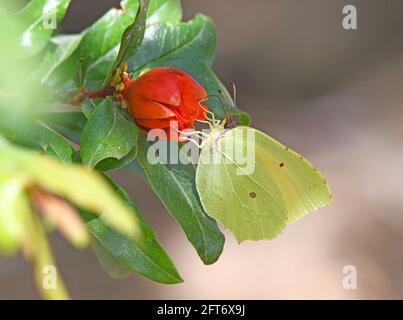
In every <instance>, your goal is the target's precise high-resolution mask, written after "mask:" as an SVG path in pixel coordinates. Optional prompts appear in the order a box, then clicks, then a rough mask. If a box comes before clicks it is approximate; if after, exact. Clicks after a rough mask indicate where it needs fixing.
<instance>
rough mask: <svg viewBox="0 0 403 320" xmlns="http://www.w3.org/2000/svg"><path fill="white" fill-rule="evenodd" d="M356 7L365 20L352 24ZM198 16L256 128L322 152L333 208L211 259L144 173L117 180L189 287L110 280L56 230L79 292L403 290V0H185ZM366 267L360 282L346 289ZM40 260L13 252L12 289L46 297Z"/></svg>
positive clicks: (74, 26) (383, 294) (5, 283)
mask: <svg viewBox="0 0 403 320" xmlns="http://www.w3.org/2000/svg"><path fill="white" fill-rule="evenodd" d="M116 3H118V1H106V0H102V1H101V0H85V1H77V0H76V1H73V6H72V7H71V10H70V12H69V15H68V17H67V19H66V21H65V23H64V24H63V26H61V29H62V31H63V32H76V31H78V30H81V28H83V27H85V26H88V25H90V23H92V22H93V21H95V20H96V19H97V18H98V17H99V16H100V15H101V14H102V12H104V11H105V10H107V8H109V7H110V6H111V5H112V4H116ZM347 4H355V5H356V6H357V9H358V30H355V31H346V30H344V29H343V28H342V25H341V21H342V17H343V15H342V8H343V6H344V5H347ZM183 6H184V11H185V18H186V19H188V18H190V17H191V16H192V15H193V14H195V13H196V12H199V11H201V12H204V13H206V14H208V15H210V16H212V17H213V19H214V20H215V22H216V24H217V28H218V34H219V46H218V52H217V59H216V62H215V70H216V71H217V73H218V74H219V76H220V77H221V79H222V80H223V81H224V82H226V83H228V81H234V82H236V84H237V87H238V99H239V101H238V104H239V106H240V107H241V108H242V109H244V110H246V111H248V112H249V113H250V114H251V115H252V117H253V119H254V122H253V124H254V126H255V127H257V128H260V129H263V130H265V131H266V132H267V133H269V134H270V135H272V136H274V137H276V138H278V139H279V140H281V141H282V142H284V143H286V144H287V145H289V146H291V147H293V148H294V149H296V150H297V151H299V152H301V153H303V154H304V155H305V156H306V157H307V158H309V159H310V160H311V161H312V162H314V163H315V164H316V165H317V166H318V167H319V168H320V169H321V170H322V172H323V173H324V174H325V175H326V177H327V180H328V182H329V184H330V186H331V188H332V191H333V195H334V202H333V204H332V206H330V207H328V208H325V209H322V210H320V211H319V212H317V213H314V214H310V215H308V216H307V217H306V218H304V219H302V220H301V221H299V222H297V223H295V224H293V225H291V226H290V227H289V228H288V229H287V230H286V232H285V233H284V235H282V236H281V237H279V238H277V239H276V240H274V241H263V242H258V243H254V242H247V243H245V244H242V245H238V244H236V242H235V241H234V239H233V237H232V236H231V235H229V234H228V236H227V241H226V246H225V250H224V253H223V255H222V257H221V258H220V260H219V261H218V262H217V263H216V264H215V265H212V266H204V265H203V264H202V262H201V261H200V260H199V259H198V257H197V255H196V253H195V251H194V250H193V248H192V247H191V245H190V244H189V243H188V242H187V240H186V237H185V236H184V234H183V232H182V231H181V229H180V228H179V227H178V226H177V224H176V223H175V222H174V221H173V219H172V218H171V217H170V216H169V215H168V214H167V212H166V211H165V210H164V209H163V207H162V205H161V204H160V202H159V201H158V199H157V198H156V197H155V196H153V195H152V193H151V191H150V189H149V188H148V187H146V186H145V185H144V184H143V183H142V182H141V180H139V179H137V178H135V177H133V176H130V175H127V174H126V173H125V172H121V173H116V174H114V176H115V177H116V178H117V179H118V181H119V182H120V183H121V184H122V185H123V186H125V187H126V189H127V190H129V191H130V193H131V194H132V195H133V198H134V199H135V200H136V201H137V203H138V205H139V207H140V208H141V210H142V212H143V213H144V214H145V215H146V217H147V219H148V220H149V221H150V222H151V223H152V225H153V226H154V227H155V229H156V230H157V233H158V236H159V239H160V240H161V242H162V243H163V244H164V246H165V247H166V248H167V250H168V252H169V253H170V254H171V257H172V258H173V260H174V261H175V263H176V265H177V267H178V269H179V271H180V272H181V274H182V276H183V278H184V279H185V283H184V284H181V285H176V286H164V285H157V284H153V283H152V282H150V281H148V280H145V279H143V278H141V277H139V276H137V275H133V276H131V277H130V278H129V279H125V280H113V279H111V278H109V277H108V276H107V275H106V274H105V273H104V272H103V271H102V270H101V267H100V266H99V265H98V263H97V261H96V259H95V256H94V254H93V253H92V252H91V251H84V252H77V251H75V250H74V249H72V248H71V247H70V246H69V245H68V244H66V243H65V241H64V240H63V239H60V238H59V237H58V236H53V240H54V241H53V244H54V249H55V252H56V254H57V257H58V262H59V265H60V266H61V268H62V271H63V274H64V276H65V278H66V282H67V283H68V285H69V287H70V290H71V293H72V296H73V297H74V298H102V299H105V298H108V299H109V298H113V299H118V298H123V299H136V298H163V299H177V298H179V299H186V298H188V299H193V298H200V299H207V298H209V299H216V298H223V299H236V298H239V299H272V298H280V299H290V298H319V299H325V298H336V299H338V298H347V299H355V298H370V299H372V298H400V299H402V298H403V272H402V271H403V252H402V244H403V148H402V146H403V144H402V142H403V141H402V140H403V126H402V123H403V121H402V120H403V109H402V105H403V99H402V98H403V90H402V83H403V81H402V78H403V60H402V57H403V55H402V52H403V50H402V49H403V2H402V1H398V0H362V1H353V0H345V1H343V0H282V1H279V0H251V1H245V0H219V1H217V0H202V1H194V0H184V1H183ZM350 264H352V265H355V266H356V267H357V270H358V289H357V290H344V289H343V287H342V279H343V274H342V268H343V266H345V265H350ZM37 297H38V296H37V294H36V291H35V288H34V285H33V281H32V277H31V270H30V266H29V265H28V264H27V263H26V262H25V261H24V260H23V259H22V258H21V257H17V258H16V257H13V258H4V257H1V258H0V298H2V299H9V298H22V299H26V298H37Z"/></svg>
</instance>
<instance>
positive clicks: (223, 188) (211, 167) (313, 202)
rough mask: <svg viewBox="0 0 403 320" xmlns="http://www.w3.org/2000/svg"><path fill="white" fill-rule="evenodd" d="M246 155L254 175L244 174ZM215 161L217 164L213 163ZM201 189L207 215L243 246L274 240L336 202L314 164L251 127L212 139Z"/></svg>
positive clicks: (205, 151) (199, 172) (200, 169)
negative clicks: (293, 224) (249, 241)
mask: <svg viewBox="0 0 403 320" xmlns="http://www.w3.org/2000/svg"><path fill="white" fill-rule="evenodd" d="M250 137H253V139H252V138H250ZM211 150H212V151H211ZM244 155H249V159H248V161H249V162H250V161H252V162H253V161H254V163H253V170H250V168H249V169H248V170H249V171H251V172H246V171H248V170H246V169H243V173H244V174H240V173H242V170H239V169H240V168H242V166H243V167H245V165H244V161H243V159H244V158H243V157H244ZM209 157H210V158H213V160H214V159H215V160H216V163H210V164H208V163H207V162H208V160H209V159H208V158H209ZM210 160H211V159H210ZM203 162H206V163H207V164H203ZM225 162H226V163H225ZM249 167H251V166H250V165H249ZM245 173H246V174H245ZM196 185H197V189H198V192H199V195H200V199H201V202H202V204H203V206H204V208H205V210H206V212H207V213H208V214H209V215H211V216H213V217H214V218H216V219H217V220H218V221H219V222H220V223H221V224H223V225H224V226H225V227H226V228H228V229H230V230H231V231H232V232H233V233H234V235H235V236H236V237H237V239H238V240H239V241H243V240H247V239H253V240H258V239H271V238H273V237H275V236H277V235H278V234H279V233H281V230H282V229H283V228H284V227H285V225H286V224H287V223H291V222H293V221H295V220H297V219H298V218H300V217H302V216H303V215H305V214H306V213H308V212H311V211H314V210H316V209H317V208H320V207H323V206H325V205H327V204H328V203H330V201H331V194H330V190H329V188H328V186H327V184H326V181H325V180H324V178H323V177H322V175H321V174H320V172H319V171H318V170H317V169H316V168H315V167H314V166H313V165H312V164H311V163H310V162H308V161H307V160H306V159H304V158H303V157H301V156H300V155H299V154H298V153H296V152H295V151H293V150H291V149H289V148H287V147H285V146H284V145H282V144H281V143H279V142H278V141H276V140H274V139H273V138H271V137H269V136H268V135H266V134H265V133H263V132H261V131H259V130H256V129H253V128H248V127H237V128H235V129H232V130H229V131H227V132H225V133H224V134H222V137H221V138H218V139H210V141H209V143H208V144H207V145H206V146H205V147H204V148H203V150H202V152H201V156H200V159H199V166H198V169H197V175H196ZM259 227H260V229H259Z"/></svg>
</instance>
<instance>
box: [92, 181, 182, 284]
mask: <svg viewBox="0 0 403 320" xmlns="http://www.w3.org/2000/svg"><path fill="white" fill-rule="evenodd" d="M114 189H115V190H116V192H117V194H118V195H119V196H120V197H121V199H123V200H124V201H125V202H126V203H127V204H128V205H129V206H130V207H131V208H132V212H134V213H135V215H136V218H137V219H138V220H139V221H140V224H139V226H140V229H141V232H142V234H143V235H144V241H143V242H142V243H141V245H138V244H136V243H135V242H133V241H132V240H130V239H128V238H127V237H125V236H123V235H122V234H120V233H118V232H116V231H114V230H113V229H111V228H110V227H108V226H107V225H105V223H104V222H103V221H102V220H100V219H99V218H96V219H92V220H89V221H88V222H87V227H88V228H89V230H90V232H91V233H92V234H93V235H94V237H95V238H96V239H97V241H98V242H99V244H100V245H102V247H103V249H104V250H106V252H107V253H108V254H106V253H105V252H100V251H98V254H102V257H101V256H100V255H98V258H101V259H102V265H103V266H104V267H105V268H108V267H109V268H112V270H110V271H111V272H112V273H113V274H114V275H115V276H125V275H127V271H131V272H133V271H135V272H137V273H139V274H141V275H142V276H144V277H146V278H148V279H151V280H153V281H156V282H159V283H166V284H175V283H180V282H182V279H181V277H180V275H179V274H178V272H177V270H176V268H175V266H174V265H173V263H172V261H171V259H170V258H169V256H168V255H167V253H166V252H165V250H164V249H163V248H162V247H161V245H160V244H159V242H158V240H157V238H156V236H155V233H154V231H153V229H152V228H151V226H150V225H149V224H148V223H147V222H146V221H145V220H144V218H143V217H142V216H141V215H140V214H139V213H138V209H137V207H136V206H135V204H134V203H133V201H132V200H131V199H130V197H129V195H128V194H127V193H126V192H125V191H123V190H122V189H121V188H119V187H118V186H116V185H114ZM101 250H102V249H101ZM113 258H114V259H113ZM107 271H108V270H107Z"/></svg>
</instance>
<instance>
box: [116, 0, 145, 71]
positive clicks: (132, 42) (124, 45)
mask: <svg viewBox="0 0 403 320" xmlns="http://www.w3.org/2000/svg"><path fill="white" fill-rule="evenodd" d="M149 2H150V1H149V0H139V8H138V10H137V15H136V18H135V20H134V22H133V23H132V24H131V25H130V26H128V27H127V28H126V30H125V31H124V32H123V35H122V40H121V41H120V48H119V53H118V56H117V57H116V60H115V62H114V64H113V65H112V70H111V72H113V71H114V70H116V69H118V68H120V67H122V66H123V64H124V63H126V61H127V60H128V58H129V57H132V56H133V55H134V54H135V53H136V51H137V49H138V48H139V46H140V45H141V42H142V41H143V38H144V32H145V29H146V19H147V9H148V5H149Z"/></svg>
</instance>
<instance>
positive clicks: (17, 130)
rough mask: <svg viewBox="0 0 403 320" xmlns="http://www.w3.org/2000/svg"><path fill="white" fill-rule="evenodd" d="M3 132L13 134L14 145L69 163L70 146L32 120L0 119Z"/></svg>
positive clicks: (7, 117)
mask: <svg viewBox="0 0 403 320" xmlns="http://www.w3.org/2000/svg"><path fill="white" fill-rule="evenodd" d="M16 123H18V125H16ZM3 130H6V131H7V130H8V131H12V132H13V134H14V136H13V142H14V143H17V144H19V145H21V146H25V147H29V148H32V149H34V150H37V151H40V152H42V153H44V154H48V155H51V156H53V157H55V158H57V159H58V160H60V161H61V162H63V163H68V162H71V156H72V154H73V149H72V147H71V146H70V144H69V143H68V142H67V141H66V140H65V139H64V138H63V137H62V136H60V135H58V134H57V133H55V132H53V131H51V130H49V129H48V128H46V127H44V126H43V125H41V124H40V123H38V122H35V121H33V120H32V119H21V118H20V119H19V120H18V121H17V119H15V118H14V119H13V117H9V116H6V117H3V118H1V119H0V132H3Z"/></svg>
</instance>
